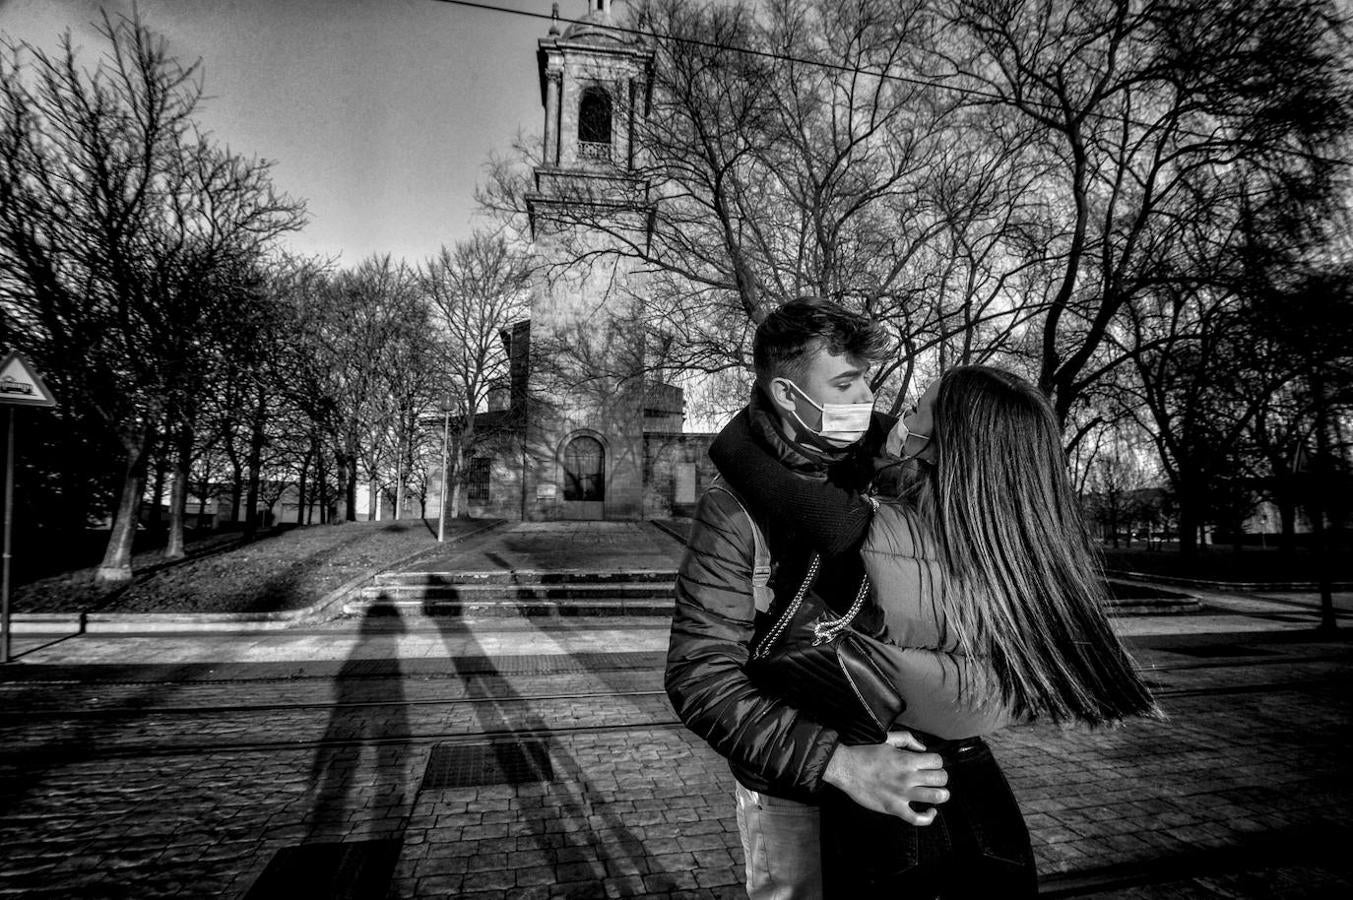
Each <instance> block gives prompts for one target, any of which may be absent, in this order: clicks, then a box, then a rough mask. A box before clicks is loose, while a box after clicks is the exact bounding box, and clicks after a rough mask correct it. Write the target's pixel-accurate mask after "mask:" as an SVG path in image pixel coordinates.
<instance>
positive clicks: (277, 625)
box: [9, 519, 506, 635]
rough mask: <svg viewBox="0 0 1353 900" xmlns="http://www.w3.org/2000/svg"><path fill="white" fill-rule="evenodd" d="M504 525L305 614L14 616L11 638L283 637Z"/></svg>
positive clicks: (348, 589)
mask: <svg viewBox="0 0 1353 900" xmlns="http://www.w3.org/2000/svg"><path fill="white" fill-rule="evenodd" d="M504 524H506V523H505V522H504V521H503V520H501V519H499V520H495V521H493V522H490V523H489V524H487V525H484V526H482V527H480V528H476V529H474V530H473V531H466V532H464V533H462V534H458V535H456V536H455V537H453V538H450V539H448V540H447V541H446V542H445V543H442V544H434V545H433V546H431V547H424V548H422V549H421V550H415V551H414V552H413V553H410V554H408V555H407V556H403V557H400V558H399V559H397V560H395V561H394V562H392V563H390V564H389V565H387V566H384V567H382V568H380V569H377V570H374V571H373V570H369V571H366V572H363V573H362V574H361V575H358V576H356V577H355V578H352V579H349V580H348V581H346V582H344V583H343V584H341V585H339V586H338V587H336V588H334V589H333V590H332V591H330V592H329V593H327V594H325V595H324V596H323V597H321V598H319V599H318V600H316V601H315V602H314V603H311V604H310V605H309V606H302V607H300V608H299V609H279V610H272V611H269V612H245V613H86V612H78V613H14V614H12V615H11V616H10V623H9V627H10V633H11V634H16V635H17V634H71V633H74V634H163V633H199V634H200V633H212V632H231V631H281V630H284V629H287V628H292V627H295V626H297V625H308V624H313V623H315V622H321V621H324V620H326V619H330V618H337V616H338V615H341V614H342V613H341V612H339V613H336V614H335V613H333V612H332V610H333V608H334V607H335V606H338V605H339V604H341V603H342V601H343V600H345V599H346V598H347V596H348V595H349V594H350V593H352V592H353V591H355V590H357V589H358V588H360V587H361V586H362V585H363V584H365V583H366V582H368V581H374V580H375V578H376V576H377V575H380V574H381V573H383V572H386V571H389V570H390V569H393V568H396V567H397V566H403V565H407V564H408V563H410V562H413V561H414V560H416V559H417V558H418V557H420V556H424V555H426V554H430V553H434V552H436V551H438V550H441V549H445V548H446V547H448V546H450V545H452V544H458V543H460V542H461V541H464V540H467V539H469V538H472V537H475V536H477V535H481V534H484V533H485V532H487V531H492V530H493V529H495V528H501V527H502V526H503V525H504Z"/></svg>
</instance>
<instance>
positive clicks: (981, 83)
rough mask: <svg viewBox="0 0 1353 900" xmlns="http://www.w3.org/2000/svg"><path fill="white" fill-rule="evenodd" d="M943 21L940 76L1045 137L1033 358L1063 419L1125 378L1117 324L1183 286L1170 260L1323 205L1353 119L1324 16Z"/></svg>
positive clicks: (1047, 16) (969, 9) (1037, 157)
mask: <svg viewBox="0 0 1353 900" xmlns="http://www.w3.org/2000/svg"><path fill="white" fill-rule="evenodd" d="M941 6H942V9H943V15H944V16H945V18H946V19H947V20H948V21H949V22H950V23H951V25H952V26H953V32H954V34H955V35H957V36H959V40H958V41H957V42H956V43H955V44H953V45H951V46H947V47H943V48H941V50H940V52H938V53H937V54H936V61H935V63H934V64H933V65H934V66H935V68H936V71H937V72H946V73H953V74H951V75H949V76H948V77H949V78H952V79H953V83H954V84H955V86H956V88H957V89H961V90H967V91H970V92H971V93H970V97H971V98H972V99H971V103H972V104H973V105H974V106H975V107H977V108H990V109H999V110H1013V111H1016V112H1017V113H1018V114H1019V115H1021V116H1024V117H1027V119H1028V120H1029V121H1031V122H1033V123H1035V124H1036V125H1037V126H1038V128H1039V129H1040V131H1041V134H1042V140H1040V141H1039V142H1038V143H1037V144H1036V145H1032V146H1031V147H1030V148H1029V151H1028V153H1027V154H1026V156H1027V157H1028V158H1029V159H1030V160H1031V162H1032V164H1033V166H1034V167H1035V168H1036V169H1037V170H1038V171H1041V172H1045V173H1046V177H1044V178H1042V179H1040V181H1039V182H1038V183H1037V184H1035V185H1033V190H1035V191H1036V192H1037V193H1038V194H1039V195H1041V196H1042V197H1045V198H1047V200H1048V201H1049V202H1047V204H1046V213H1045V218H1044V221H1045V231H1046V236H1047V239H1046V241H1045V243H1044V244H1043V247H1042V251H1041V254H1040V255H1041V259H1040V260H1039V262H1040V263H1041V264H1042V266H1043V267H1044V271H1045V277H1046V279H1047V280H1046V282H1045V284H1046V313H1045V314H1044V315H1043V317H1042V319H1041V323H1040V329H1039V331H1040V336H1039V339H1038V342H1037V346H1036V347H1031V348H1030V349H1031V350H1033V352H1034V353H1035V355H1036V358H1037V359H1038V361H1039V362H1038V369H1039V381H1040V384H1041V386H1042V387H1043V388H1044V389H1045V390H1046V391H1048V393H1049V394H1050V395H1052V397H1053V398H1054V402H1055V404H1056V406H1057V409H1058V412H1059V413H1060V414H1061V415H1062V417H1063V418H1065V417H1066V416H1067V414H1068V413H1069V411H1070V409H1071V407H1072V405H1073V404H1074V403H1075V402H1076V401H1077V399H1078V398H1079V397H1080V396H1081V395H1082V394H1083V392H1084V391H1085V390H1086V388H1087V387H1088V386H1089V385H1090V384H1092V383H1093V382H1094V380H1095V379H1096V378H1098V377H1100V376H1101V375H1102V374H1104V373H1105V372H1106V371H1107V370H1108V369H1111V368H1113V367H1115V366H1117V365H1121V364H1122V363H1123V362H1124V357H1123V356H1122V355H1121V354H1116V353H1114V352H1112V348H1111V347H1110V345H1109V342H1108V338H1109V335H1110V332H1111V329H1112V328H1113V326H1114V323H1115V321H1116V320H1117V319H1118V317H1119V316H1120V314H1121V313H1122V312H1123V310H1124V307H1125V306H1126V305H1128V304H1131V303H1132V302H1134V301H1135V300H1137V299H1138V298H1140V297H1143V296H1145V295H1147V294H1149V293H1151V292H1153V291H1155V290H1157V289H1158V288H1159V287H1160V286H1161V282H1162V281H1163V280H1164V279H1168V278H1170V277H1172V276H1173V275H1175V274H1177V273H1178V267H1177V266H1175V265H1173V264H1172V261H1173V260H1174V258H1175V257H1176V255H1177V254H1179V253H1180V252H1181V250H1185V251H1187V250H1188V248H1190V247H1192V248H1194V249H1196V248H1197V243H1196V242H1197V241H1198V240H1199V239H1201V240H1203V241H1213V240H1215V239H1216V236H1217V235H1225V234H1226V233H1228V232H1230V231H1232V230H1233V229H1234V228H1235V226H1236V223H1237V222H1238V220H1239V219H1240V218H1241V217H1242V216H1243V214H1244V210H1245V206H1246V202H1247V198H1249V197H1251V196H1253V195H1254V194H1255V193H1256V192H1261V193H1263V192H1280V193H1287V194H1299V195H1304V196H1307V197H1320V196H1328V195H1329V192H1330V184H1331V178H1332V177H1333V175H1334V173H1335V171H1336V166H1335V164H1334V160H1333V159H1332V158H1330V157H1326V156H1323V155H1322V152H1329V151H1330V150H1332V149H1333V144H1332V142H1334V141H1336V140H1338V139H1339V138H1340V137H1341V136H1342V135H1343V134H1345V133H1346V131H1347V129H1348V127H1349V121H1350V118H1349V117H1350V109H1351V107H1350V104H1349V100H1348V77H1347V76H1348V66H1347V63H1346V58H1347V57H1346V54H1347V43H1346V37H1345V35H1344V34H1343V33H1342V31H1341V29H1340V27H1339V15H1338V13H1337V10H1336V7H1335V6H1334V4H1332V3H1330V2H1326V0H1260V2H1249V0H1223V2H1201V0H1179V2H1164V3H1142V2H1136V0H1111V2H1100V3H1081V2H1072V0H1034V2H1028V3H1020V4H1010V3H1003V2H998V0H954V2H947V3H944V4H941ZM1335 155H1337V154H1335ZM1050 161H1055V163H1056V165H1055V166H1050V165H1049V164H1048V163H1049V162H1050Z"/></svg>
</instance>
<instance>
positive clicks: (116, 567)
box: [94, 434, 150, 584]
mask: <svg viewBox="0 0 1353 900" xmlns="http://www.w3.org/2000/svg"><path fill="white" fill-rule="evenodd" d="M149 443H150V440H149V438H148V437H147V436H146V435H144V434H140V435H136V436H135V437H134V438H132V440H131V441H130V442H127V470H126V475H125V476H124V477H123V479H122V497H121V499H120V500H119V501H118V507H117V514H116V515H115V516H114V517H113V528H112V531H111V532H110V533H109V535H108V548H107V550H105V551H104V554H103V562H102V563H100V564H99V568H98V569H97V570H96V571H95V573H94V581H95V582H97V583H100V584H113V583H117V582H123V581H130V580H131V577H132V545H133V543H134V542H135V541H136V526H137V520H138V519H139V518H140V515H141V495H142V493H143V492H144V491H145V487H146V466H147V462H148V451H149V449H150V448H149V446H148V445H149Z"/></svg>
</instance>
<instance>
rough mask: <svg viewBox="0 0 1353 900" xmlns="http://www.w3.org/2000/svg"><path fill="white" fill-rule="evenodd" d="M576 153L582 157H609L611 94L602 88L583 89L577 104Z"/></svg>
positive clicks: (607, 158)
mask: <svg viewBox="0 0 1353 900" xmlns="http://www.w3.org/2000/svg"><path fill="white" fill-rule="evenodd" d="M578 155H579V156H581V157H582V158H583V159H606V160H609V159H610V158H611V95H610V94H608V93H606V91H605V90H604V89H602V88H599V87H589V88H587V89H586V90H584V91H583V97H582V101H581V102H580V103H579V106H578Z"/></svg>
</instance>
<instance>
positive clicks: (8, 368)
mask: <svg viewBox="0 0 1353 900" xmlns="http://www.w3.org/2000/svg"><path fill="white" fill-rule="evenodd" d="M0 406H8V407H9V410H8V416H7V417H8V419H9V423H8V427H7V428H6V436H5V549H4V560H3V563H0V569H2V570H3V571H2V572H0V663H7V662H9V660H10V656H9V560H10V546H11V538H12V535H13V530H14V412H15V409H14V408H15V407H16V406H44V407H51V406H56V398H54V397H53V396H52V392H51V391H49V390H47V385H45V384H43V383H42V379H41V378H40V377H39V376H38V373H37V370H36V369H34V368H33V367H32V365H30V364H29V362H28V360H26V359H24V358H23V357H22V356H21V355H19V354H18V353H16V352H13V351H11V352H10V353H9V355H7V356H6V357H5V359H4V362H0Z"/></svg>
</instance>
